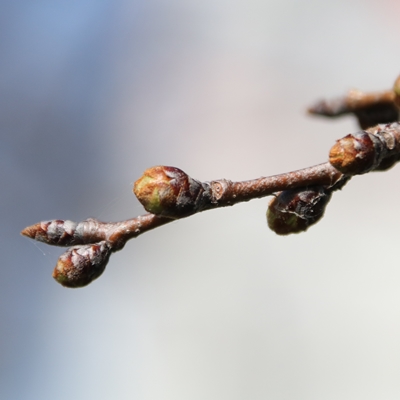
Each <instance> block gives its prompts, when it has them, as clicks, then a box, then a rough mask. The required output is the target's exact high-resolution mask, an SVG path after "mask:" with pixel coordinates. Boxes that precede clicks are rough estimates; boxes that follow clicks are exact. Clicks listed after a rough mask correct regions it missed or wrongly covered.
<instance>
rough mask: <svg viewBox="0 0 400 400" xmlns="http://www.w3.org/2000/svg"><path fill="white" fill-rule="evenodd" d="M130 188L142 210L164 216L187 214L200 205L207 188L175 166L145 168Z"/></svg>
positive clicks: (182, 215) (178, 216) (183, 215)
mask: <svg viewBox="0 0 400 400" xmlns="http://www.w3.org/2000/svg"><path fill="white" fill-rule="evenodd" d="M133 191H134V193H135V195H136V197H137V198H138V200H139V201H140V202H141V203H142V205H143V207H144V208H145V209H146V211H148V212H150V213H152V214H156V215H159V216H163V217H168V218H182V217H187V216H189V215H191V214H194V213H195V212H197V211H198V210H199V209H200V208H201V206H202V204H203V194H205V192H207V191H208V187H207V186H206V185H205V184H202V183H201V182H199V181H196V180H195V179H192V178H191V177H190V176H189V175H187V174H186V173H185V172H183V171H182V170H180V169H179V168H175V167H165V166H157V167H152V168H149V169H147V170H146V171H145V172H144V173H143V176H142V177H141V178H140V179H138V180H137V181H136V182H135V185H134V188H133Z"/></svg>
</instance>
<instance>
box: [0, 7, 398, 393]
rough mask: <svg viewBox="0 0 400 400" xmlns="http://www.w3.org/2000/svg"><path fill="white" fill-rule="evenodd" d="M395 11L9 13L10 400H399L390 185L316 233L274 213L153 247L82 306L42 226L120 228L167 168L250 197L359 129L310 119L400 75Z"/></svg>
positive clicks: (138, 246)
mask: <svg viewBox="0 0 400 400" xmlns="http://www.w3.org/2000/svg"><path fill="white" fill-rule="evenodd" d="M399 13H400V3H399V2H398V1H397V0H392V1H390V0H380V1H372V0H369V1H368V0H367V1H366V0H358V1H357V0H336V1H316V0H302V1H299V0H279V1H278V0H262V1H261V0H248V1H238V0H230V1H226V0H212V1H211V0H202V1H183V0H168V1H165V0H150V1H137V0H134V1H127V0H113V1H111V0H96V1H95V0H80V1H71V0H69V1H54V0H52V1H50V0H43V1H27V0H22V1H9V0H5V1H2V2H1V5H0V139H1V143H0V179H1V194H0V213H1V215H0V217H1V231H0V235H1V236H0V239H1V240H0V251H1V255H2V257H1V269H0V274H1V278H0V316H1V324H0V398H1V399H11V400H14V399H18V400H19V399H22V400H25V399H26V400H36V399H40V400H47V399H49V400H50V399H51V400H53V399H57V400H63V399H66V400H67V399H68V400H70V399H75V400H83V399H98V400H100V399H136V400H148V399H160V400H164V399H165V400H169V399H171V400H172V399H173V400H180V399H182V400H187V399H190V400H196V399H198V400H204V399H210V400H211V399H218V400H220V399H227V400H242V399H252V400H259V399H275V400H283V399H297V400H300V399H307V400H313V399H315V400H317V399H318V400H321V399H324V400H331V399H332V400H333V399H341V400H347V399H352V400H354V399H363V400H369V399H371V400H372V399H386V400H388V399H399V398H400V379H399V376H400V340H399V338H400V291H399V287H400V262H399V260H398V256H397V251H398V248H399V247H398V246H399V230H398V225H399V222H400V217H399V214H398V213H397V212H396V210H397V207H398V201H399V198H400V186H399V185H398V180H399V176H400V175H399V174H400V172H399V169H398V168H397V169H396V168H394V169H393V170H391V171H390V172H387V173H381V174H379V173H376V174H368V175H366V176H362V177H358V178H355V179H353V181H352V182H351V183H350V184H349V185H348V186H347V187H346V188H345V189H344V190H343V191H342V192H339V193H337V194H335V195H334V198H333V200H332V202H331V204H330V205H329V207H328V210H327V212H326V215H325V217H324V219H323V220H322V221H321V222H320V223H319V224H317V225H316V226H314V227H312V228H311V229H310V230H309V231H308V232H307V233H303V234H300V235H295V236H293V237H278V236H276V235H275V234H274V233H273V232H271V231H269V229H268V227H267V225H266V221H265V211H266V208H267V204H268V199H261V200H256V201H252V202H250V203H247V204H241V205H237V206H235V207H232V208H227V209H222V210H215V211H210V212H207V213H203V214H199V215H196V216H193V217H191V218H188V219H186V220H182V221H178V222H175V223H172V224H170V225H168V226H164V227H161V228H159V229H157V230H155V231H153V232H149V233H147V234H145V235H143V236H141V237H139V238H137V239H135V240H133V241H131V242H129V243H128V245H127V246H126V247H125V249H124V250H123V251H121V252H119V253H116V254H114V255H113V256H112V258H111V260H110V263H109V266H108V268H107V270H106V272H105V273H104V275H103V276H102V277H101V278H100V279H98V280H97V281H95V282H94V283H93V284H92V285H90V286H88V287H87V288H84V289H79V290H70V289H65V288H63V287H61V286H60V285H58V284H57V283H56V282H55V281H54V280H53V279H52V277H51V271H52V269H53V267H54V265H55V263H56V260H57V258H58V256H59V255H60V254H61V253H62V252H63V250H62V249H59V248H53V247H49V246H46V245H43V244H40V243H39V244H37V243H33V241H31V240H28V239H26V238H23V237H21V236H20V235H19V232H20V230H21V229H22V228H24V227H25V226H27V225H31V224H33V223H36V222H38V221H41V220H48V219H53V218H58V219H71V220H74V221H80V220H82V219H85V218H87V217H96V218H98V219H101V220H106V221H107V220H122V219H125V218H130V217H133V216H135V215H139V214H141V213H142V212H143V210H142V208H141V206H140V204H139V203H138V201H137V200H136V199H135V197H134V196H133V194H132V193H131V187H132V183H133V182H134V181H135V180H136V179H137V178H138V177H139V176H140V175H141V173H142V172H143V170H144V169H146V168H147V167H150V166H152V165H158V164H164V165H173V166H177V167H180V168H181V169H183V170H184V171H186V172H188V173H189V174H190V175H191V176H193V177H194V178H197V179H200V180H212V179H217V178H227V179H232V180H244V179H251V178H256V177H259V176H263V175H264V176H265V175H271V174H276V173H281V172H286V171H289V170H294V169H299V168H303V167H306V166H311V165H313V164H317V163H320V162H324V161H325V160H326V159H327V153H328V150H329V148H330V146H331V145H332V144H333V143H334V141H335V140H336V139H337V138H339V137H342V136H344V135H346V134H347V133H349V132H352V131H355V130H358V127H357V125H356V122H355V121H354V119H352V118H351V117H346V118H342V119H338V120H335V121H329V120H325V119H319V118H311V117H310V116H307V115H306V113H305V109H306V107H307V106H308V105H309V104H310V103H313V102H314V101H315V100H317V99H319V98H321V97H332V96H333V97H335V96H337V95H341V94H344V93H345V92H346V91H347V90H348V89H350V88H353V87H356V88H360V89H363V90H380V89H386V88H390V87H391V85H392V83H393V82H394V80H395V78H396V77H397V75H398V74H399V72H400V54H399V52H398V46H399V43H398V40H399V39H398V38H399V37H400V27H399V23H398V16H399Z"/></svg>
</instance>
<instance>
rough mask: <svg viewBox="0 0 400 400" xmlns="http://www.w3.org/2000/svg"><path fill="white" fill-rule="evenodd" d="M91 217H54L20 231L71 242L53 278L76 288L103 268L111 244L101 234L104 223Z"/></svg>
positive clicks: (65, 243) (37, 237)
mask: <svg viewBox="0 0 400 400" xmlns="http://www.w3.org/2000/svg"><path fill="white" fill-rule="evenodd" d="M105 226H107V224H104V223H101V222H99V221H97V220H95V219H93V218H89V219H87V220H85V221H82V222H79V223H76V222H73V221H68V220H67V221H63V220H53V221H44V222H39V223H38V224H35V225H32V226H29V227H27V228H25V229H24V230H23V231H22V232H21V233H22V234H23V235H24V236H28V237H30V238H32V239H35V240H38V241H40V242H44V243H46V244H50V245H55V246H73V247H71V248H70V249H68V250H67V251H66V252H65V253H63V254H62V255H61V256H60V258H59V259H58V262H57V265H56V267H55V268H54V271H53V278H54V279H55V280H56V281H57V282H59V283H60V284H61V285H63V286H66V287H70V288H78V287H82V286H86V285H88V284H89V283H91V282H92V281H93V280H95V279H97V278H98V277H99V276H100V275H101V274H102V273H103V272H104V270H105V268H106V265H107V263H108V260H109V258H110V255H111V252H112V251H113V246H112V244H111V243H110V242H109V241H106V240H99V239H102V236H104V234H103V232H104V231H105V229H104V227H105Z"/></svg>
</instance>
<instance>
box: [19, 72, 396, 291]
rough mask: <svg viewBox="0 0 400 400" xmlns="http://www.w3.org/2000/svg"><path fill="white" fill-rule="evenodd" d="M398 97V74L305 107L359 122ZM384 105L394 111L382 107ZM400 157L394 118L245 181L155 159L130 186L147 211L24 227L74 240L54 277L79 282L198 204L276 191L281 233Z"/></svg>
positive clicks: (276, 223) (48, 239) (59, 240)
mask: <svg viewBox="0 0 400 400" xmlns="http://www.w3.org/2000/svg"><path fill="white" fill-rule="evenodd" d="M395 104H400V78H398V79H397V80H396V83H395V85H394V88H393V91H388V92H381V93H375V94H366V93H361V92H358V91H352V92H350V93H349V95H348V96H346V97H345V98H342V99H339V100H336V101H333V102H320V103H318V104H317V105H315V106H314V107H312V108H310V110H309V112H311V113H314V114H320V115H326V116H338V115H341V114H344V113H348V112H353V113H354V114H355V115H356V116H357V117H358V118H359V121H360V124H361V125H362V126H363V125H364V124H367V123H370V122H371V121H372V120H375V119H379V120H380V121H379V122H385V121H382V120H381V119H383V120H385V118H387V117H388V115H389V114H390V118H392V117H393V116H394V114H393V113H392V111H393V109H394V107H395ZM385 110H386V111H388V110H392V111H390V112H389V114H387V113H386V111H385ZM363 113H364V114H363ZM396 119H397V108H396ZM399 160H400V124H399V123H397V122H394V123H390V124H381V125H377V126H374V127H373V128H370V129H368V130H367V131H362V132H357V133H355V134H350V135H347V136H346V137H344V138H342V139H340V140H338V141H337V143H336V144H335V145H334V146H333V147H332V149H331V151H330V162H328V163H324V164H319V165H316V166H313V167H309V168H304V169H301V170H298V171H293V172H288V173H285V174H280V175H274V176H269V177H262V178H259V179H254V180H249V181H244V182H232V181H229V180H226V179H219V180H215V181H211V182H200V181H197V180H195V179H193V178H191V177H190V176H189V175H187V174H186V173H185V172H183V171H182V170H180V169H178V168H175V167H165V166H157V167H153V168H149V169H148V170H146V171H145V173H144V174H143V176H142V177H141V178H140V179H139V180H137V181H136V183H135V186H134V192H135V195H136V196H137V198H138V199H139V201H140V202H141V203H142V205H143V206H144V208H145V209H146V210H147V211H148V212H149V214H146V215H142V216H139V217H136V218H132V219H129V220H126V221H121V222H110V223H105V222H100V221H97V220H96V219H93V218H90V219H87V220H85V221H82V222H79V223H75V222H72V221H63V220H53V221H46V222H40V223H37V224H35V225H32V226H29V227H27V228H25V229H24V230H23V231H22V232H21V233H22V235H25V236H27V237H30V238H32V239H35V240H39V241H41V242H44V243H47V244H50V245H55V246H73V247H71V248H70V249H69V250H67V251H66V252H65V253H64V254H63V255H62V256H61V257H60V258H59V260H58V263H57V265H56V268H55V270H54V272H53V277H54V278H55V279H56V280H57V281H58V282H60V283H61V284H62V285H64V286H68V287H81V286H85V285H87V284H89V283H90V282H91V281H93V280H94V279H96V278H98V277H99V276H100V275H101V274H102V272H103V271H104V269H105V267H106V265H107V263H108V260H109V257H110V255H111V253H113V252H115V251H118V250H121V249H122V248H123V247H124V246H125V244H126V242H127V241H128V240H130V239H132V238H135V237H137V236H139V235H140V234H142V233H144V232H147V231H149V230H151V229H154V228H157V227H159V226H161V225H164V224H167V223H169V222H172V221H174V220H176V219H181V218H186V217H188V216H190V215H193V214H195V213H198V212H201V211H206V210H210V209H215V208H219V207H226V206H232V205H234V204H237V203H241V202H244V201H249V200H252V199H256V198H261V197H265V196H268V195H273V194H275V195H276V199H275V200H274V201H272V202H271V203H270V206H269V211H268V213H267V219H268V225H269V227H270V228H271V229H273V230H274V231H275V232H276V233H278V234H290V233H297V232H302V231H305V230H306V229H307V228H308V227H309V226H311V225H313V224H315V223H316V222H317V221H319V220H320V219H321V218H322V216H323V213H324V211H325V208H326V205H327V204H328V202H329V200H330V198H331V195H332V192H333V191H335V190H337V189H341V188H342V187H343V185H344V184H345V183H346V182H347V181H348V180H349V179H350V177H351V176H352V175H356V174H363V173H366V172H370V171H373V170H386V169H388V168H390V167H392V166H393V165H394V164H395V163H397V162H398V161H399Z"/></svg>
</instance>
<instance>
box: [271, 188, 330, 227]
mask: <svg viewBox="0 0 400 400" xmlns="http://www.w3.org/2000/svg"><path fill="white" fill-rule="evenodd" d="M330 198H331V193H330V192H328V191H327V190H326V189H325V188H324V187H322V186H315V187H309V188H307V189H304V188H303V189H291V190H284V191H283V192H280V193H279V194H278V195H277V196H276V197H274V198H273V199H272V201H271V202H270V204H269V207H268V210H267V222H268V226H269V227H270V229H271V230H273V231H274V232H275V233H276V234H278V235H289V234H291V233H299V232H304V231H306V230H307V229H308V227H309V226H311V225H313V224H315V223H317V222H318V221H319V220H320V219H321V218H322V216H323V215H324V211H325V207H326V205H327V204H328V202H329V200H330Z"/></svg>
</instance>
